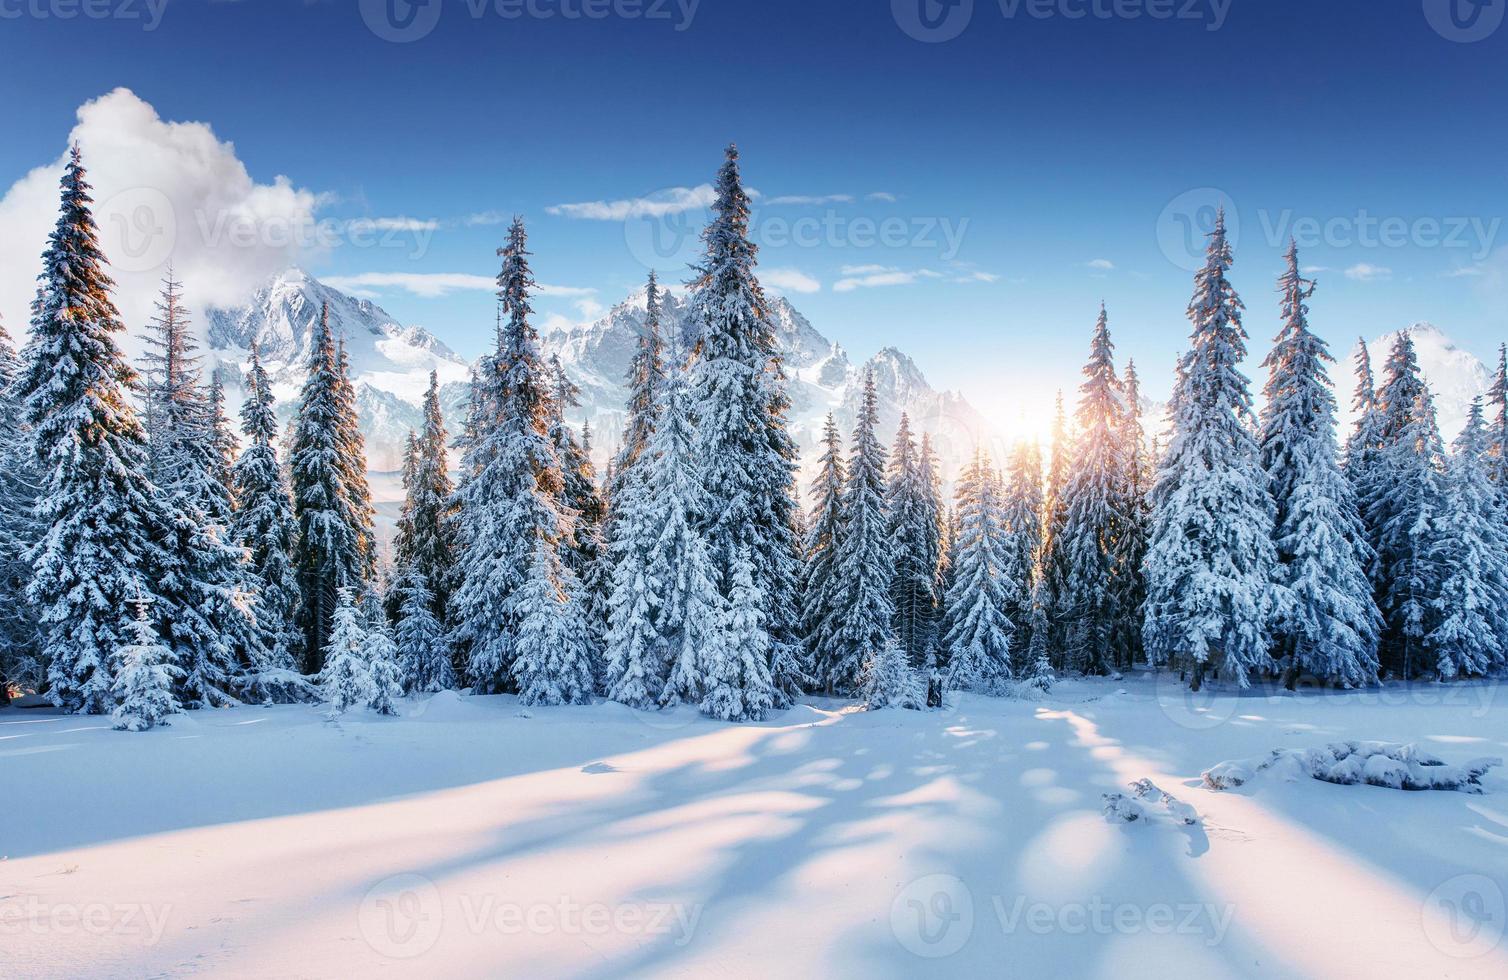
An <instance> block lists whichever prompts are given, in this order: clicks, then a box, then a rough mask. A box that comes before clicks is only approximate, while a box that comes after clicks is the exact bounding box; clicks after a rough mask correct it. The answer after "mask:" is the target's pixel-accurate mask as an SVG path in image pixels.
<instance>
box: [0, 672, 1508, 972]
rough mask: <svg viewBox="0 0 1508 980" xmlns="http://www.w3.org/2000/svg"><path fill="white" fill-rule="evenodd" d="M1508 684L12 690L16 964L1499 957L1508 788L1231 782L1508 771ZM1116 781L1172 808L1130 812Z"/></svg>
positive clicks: (1250, 961) (474, 968) (8, 879)
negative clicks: (1283, 752)
mask: <svg viewBox="0 0 1508 980" xmlns="http://www.w3.org/2000/svg"><path fill="white" fill-rule="evenodd" d="M1497 694H1498V692H1497V689H1496V688H1495V687H1494V686H1492V685H1488V684H1480V685H1456V686H1452V687H1448V688H1442V687H1433V686H1426V687H1418V688H1413V689H1410V690H1402V689H1398V688H1389V689H1387V690H1386V691H1383V692H1377V691H1373V692H1354V693H1347V694H1339V693H1337V694H1312V693H1311V694H1303V695H1300V696H1290V695H1279V696H1273V697H1267V696H1263V695H1253V696H1247V697H1241V698H1236V697H1220V696H1214V697H1211V696H1208V695H1205V696H1198V697H1197V699H1195V700H1190V699H1191V698H1195V696H1191V695H1187V694H1185V693H1183V692H1181V691H1178V690H1177V689H1176V688H1174V687H1173V686H1171V685H1167V686H1164V685H1159V684H1158V683H1157V682H1156V681H1154V680H1153V679H1150V678H1145V677H1131V678H1127V679H1125V680H1123V681H1117V682H1108V681H1107V682H1067V683H1063V684H1060V685H1059V686H1058V688H1057V689H1055V690H1054V692H1053V693H1052V694H1051V695H1050V696H1049V697H1048V698H1047V699H1046V700H1045V701H1043V702H1041V703H1036V704H1032V703H1025V702H1016V701H995V700H987V699H981V698H966V699H964V700H963V702H962V703H961V704H960V705H958V706H956V707H954V708H952V709H950V710H949V711H947V712H943V713H929V714H922V713H916V712H908V711H881V712H862V711H857V710H854V709H853V708H852V707H851V706H849V705H846V704H843V703H839V702H828V701H823V700H817V701H814V702H813V703H810V704H803V705H801V706H798V707H797V708H794V709H792V710H791V711H788V712H785V713H782V714H780V715H779V716H777V717H776V718H774V719H772V720H771V721H769V722H767V723H765V724H761V725H750V726H734V725H724V724H720V723H715V722H711V721H708V720H706V719H703V718H701V717H699V716H698V715H697V714H696V713H695V712H694V711H693V710H690V709H681V710H678V711H674V712H669V713H661V714H656V713H642V712H636V711H631V710H629V709H627V708H624V707H622V706H620V705H615V704H597V705H593V706H591V707H582V708H553V709H551V708H532V709H529V711H528V712H523V711H521V710H520V709H519V707H518V705H517V704H516V702H515V701H514V700H513V699H512V698H508V697H490V698H461V697H457V696H455V695H449V694H447V695H440V696H438V697H437V698H436V699H434V700H433V701H429V702H427V703H416V704H410V705H409V706H408V710H409V712H410V714H409V716H407V717H402V718H378V717H375V716H358V715H350V716H347V717H345V718H343V719H342V720H340V721H339V722H338V723H333V724H327V723H326V722H324V720H323V719H322V717H321V712H320V710H319V709H318V708H315V707H309V706H296V707H277V708H241V709H235V710H228V711H218V712H202V713H197V714H195V715H192V716H188V717H184V718H180V719H178V720H177V721H176V723H175V724H174V725H173V727H171V728H167V729H161V730H154V731H151V732H147V733H144V734H139V735H133V734H128V733H123V732H115V731H111V730H110V727H109V723H108V721H107V720H106V719H100V718H79V717H64V716H60V715H57V714H54V713H51V712H50V711H38V710H24V711H23V710H17V709H5V710H0V774H3V776H4V785H5V787H6V794H5V799H4V801H3V803H0V854H3V855H7V856H8V857H7V859H6V860H4V861H0V957H3V959H0V974H4V975H5V976H18V977H20V976H25V977H63V976H93V977H104V976H132V977H134V976H147V975H172V976H178V975H191V974H192V975H207V976H208V975H213V976H251V975H269V974H270V975H278V976H314V977H349V976H362V975H372V974H375V973H379V972H380V973H381V975H384V976H437V975H443V976H457V977H472V976H477V977H479V976H498V975H508V976H561V975H570V976H587V977H599V978H608V977H619V976H650V975H657V976H658V975H675V976H692V975H695V976H715V975H724V976H725V975H735V976H736V975H752V974H763V975H777V976H818V975H825V976H835V977H846V976H866V977H872V976H881V977H913V976H939V975H992V976H995V975H1001V974H1002V973H1005V974H1009V975H1019V976H1037V975H1044V974H1045V975H1053V976H1063V977H1081V976H1089V977H1096V976H1103V977H1117V978H1124V977H1136V976H1157V977H1159V978H1163V977H1168V976H1189V975H1198V976H1203V977H1226V976H1236V977H1246V976H1263V977H1273V976H1373V977H1386V976H1408V977H1418V976H1441V975H1447V974H1448V975H1450V976H1456V977H1477V976H1480V977H1503V976H1508V940H1505V939H1504V938H1503V932H1504V918H1505V912H1504V897H1503V896H1504V890H1505V888H1508V881H1505V878H1508V779H1505V777H1504V774H1503V771H1502V770H1500V769H1498V770H1492V771H1490V772H1488V773H1486V774H1485V775H1484V776H1482V777H1481V787H1482V789H1483V790H1484V793H1483V795H1479V796H1478V795H1468V794H1464V793H1400V792H1396V791H1393V790H1390V789H1382V788H1375V787H1372V786H1367V785H1351V786H1342V785H1335V784H1331V783H1326V782H1320V781H1318V780H1314V779H1303V780H1297V781H1291V782H1290V781H1286V780H1282V779H1278V778H1264V779H1263V780H1262V781H1261V783H1260V788H1259V790H1257V791H1254V787H1252V786H1245V787H1240V788H1234V789H1228V790H1225V791H1223V792H1215V791H1212V790H1210V789H1207V788H1205V787H1204V786H1203V785H1202V783H1201V781H1200V774H1201V773H1202V772H1203V771H1205V770H1207V769H1209V768H1210V767H1211V766H1213V765H1214V764H1216V763H1217V762H1219V761H1220V760H1222V759H1240V758H1255V757H1263V756H1265V755H1267V754H1268V753H1270V751H1271V750H1272V748H1273V747H1274V746H1281V747H1284V748H1287V749H1294V750H1304V749H1309V748H1312V747H1314V746H1316V745H1324V744H1327V743H1334V742H1344V741H1366V740H1381V741H1390V742H1413V743H1417V744H1418V745H1419V746H1420V747H1421V748H1422V749H1424V750H1425V751H1427V752H1431V753H1435V754H1438V755H1440V756H1442V757H1444V758H1447V759H1451V760H1458V759H1460V760H1464V759H1469V758H1475V757H1479V756H1494V755H1504V754H1505V749H1508V706H1505V705H1503V704H1500V703H1499V698H1498V697H1497ZM1267 775H1268V776H1270V775H1271V774H1267ZM1141 780H1149V781H1150V782H1149V783H1147V784H1145V785H1143V784H1140V783H1139V781H1141ZM1133 783H1138V785H1137V786H1136V787H1134V788H1133V787H1132V786H1131V784H1133ZM1117 793H1119V794H1123V795H1126V796H1127V797H1128V798H1131V797H1134V798H1135V801H1136V802H1137V804H1138V806H1140V807H1143V808H1144V812H1145V813H1146V814H1147V815H1148V816H1149V818H1151V819H1146V820H1137V821H1133V822H1130V823H1124V822H1118V823H1116V824H1111V823H1109V822H1107V821H1106V819H1105V818H1104V816H1103V815H1102V813H1101V806H1102V799H1101V798H1102V795H1106V794H1117ZM1170 794H1171V796H1170ZM1170 801H1171V802H1170ZM1175 804H1177V805H1175ZM1190 820H1191V821H1192V822H1189V821H1190ZM1327 937H1328V938H1327Z"/></svg>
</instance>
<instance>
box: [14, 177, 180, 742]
mask: <svg viewBox="0 0 1508 980" xmlns="http://www.w3.org/2000/svg"><path fill="white" fill-rule="evenodd" d="M91 203H92V199H91V198H90V196H89V183H88V180H87V178H86V175H85V172H84V167H83V164H82V162H81V161H80V158H79V151H78V148H77V147H74V148H73V150H72V152H71V154H70V156H69V160H68V163H67V165H66V166H65V168H64V170H63V179H62V203H61V209H60V211H61V213H60V214H59V216H58V223H57V226H56V228H55V229H54V230H53V232H52V234H51V235H50V236H49V238H48V244H47V249H46V251H45V252H43V254H42V274H41V276H40V277H39V280H38V282H39V285H38V289H37V297H36V299H35V300H34V301H33V303H32V307H31V337H30V341H29V343H28V345H27V349H26V364H25V368H24V371H23V375H22V378H21V381H20V383H19V387H18V389H17V390H18V394H19V395H20V396H21V397H23V398H24V399H25V420H26V423H27V425H28V426H29V444H30V447H31V452H32V456H33V458H34V460H35V463H36V467H37V471H36V472H37V477H38V495H37V503H36V509H35V512H34V514H35V518H36V520H37V524H38V526H39V530H40V534H39V535H38V537H37V539H36V543H35V544H34V545H33V546H32V547H31V548H30V550H29V552H28V558H29V560H30V562H31V566H32V577H31V580H30V582H29V583H28V585H27V590H26V597H27V600H28V601H29V602H30V603H31V604H32V605H33V606H34V607H35V608H36V609H37V611H38V618H39V619H40V621H41V631H42V643H41V650H42V656H43V658H44V659H45V660H46V661H47V663H48V667H47V684H48V686H49V688H50V689H49V691H48V695H49V696H50V697H51V698H52V701H53V703H54V704H57V705H59V706H61V707H64V708H66V709H67V710H69V711H73V712H84V713H92V714H102V713H105V712H107V711H109V710H110V709H111V708H112V707H113V706H114V696H113V694H112V693H111V685H112V683H113V680H114V673H115V670H114V659H115V652H116V651H117V650H118V649H120V648H121V647H122V646H124V645H125V644H126V643H128V642H129V641H130V638H131V635H132V634H131V632H130V630H129V629H128V624H127V623H126V622H124V621H123V620H122V617H121V616H120V615H119V613H118V612H117V608H118V603H119V602H120V600H121V598H122V597H124V596H136V595H141V596H145V597H147V598H151V599H156V598H157V593H156V591H155V589H156V582H157V579H156V570H157V569H158V568H160V567H161V566H162V564H163V561H162V559H163V556H162V554H161V550H160V548H159V547H158V545H157V543H156V542H158V541H159V540H161V539H162V538H164V537H165V536H166V535H167V534H168V532H169V521H168V515H167V514H166V513H165V512H164V510H163V508H162V507H161V505H160V504H159V502H158V496H157V491H156V488H154V487H153V486H152V485H151V482H150V480H149V479H148V477H147V467H148V457H147V447H146V434H145V432H144V431H143V429H142V426H141V423H140V421H139V420H138V418H137V415H136V412H135V411H134V409H133V408H132V406H131V403H130V398H129V394H130V392H131V391H132V389H133V388H134V387H135V385H136V383H137V382H136V374H135V372H134V371H132V370H131V368H130V366H129V365H128V364H127V363H126V361H125V359H124V358H123V357H122V356H121V352H120V349H119V347H118V346H117V345H116V334H118V333H120V332H122V331H123V330H124V329H125V328H124V325H123V324H122V323H121V320H120V314H119V313H118V312H117V311H116V308H115V303H114V301H113V300H112V299H111V296H110V293H111V290H112V288H113V286H114V283H113V282H112V281H111V279H110V277H109V276H108V275H107V274H106V272H105V257H104V255H103V253H102V252H101V251H100V246H99V234H98V229H97V227H96V226H95V223H94V215H93V213H92V212H91V210H90V205H91Z"/></svg>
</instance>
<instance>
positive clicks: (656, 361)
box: [609, 269, 665, 496]
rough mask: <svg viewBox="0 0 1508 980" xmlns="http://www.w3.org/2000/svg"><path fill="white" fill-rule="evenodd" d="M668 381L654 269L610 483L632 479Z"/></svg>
mask: <svg viewBox="0 0 1508 980" xmlns="http://www.w3.org/2000/svg"><path fill="white" fill-rule="evenodd" d="M664 384H665V343H664V340H663V338H662V337H661V336H660V284H659V281H658V280H657V279H656V278H655V274H654V270H653V269H651V270H650V272H649V282H648V283H647V284H646V285H645V287H644V332H643V333H641V334H640V335H639V337H638V340H637V341H636V346H635V348H634V356H633V360H631V361H630V362H629V365H628V413H627V416H626V417H625V419H624V422H623V445H622V446H621V447H620V448H619V450H618V454H617V456H616V458H615V461H614V466H613V480H612V481H610V483H609V486H610V487H611V488H612V495H613V496H617V493H618V487H619V486H620V485H621V484H622V483H623V481H625V480H627V479H628V478H629V475H630V474H631V473H632V472H633V469H634V466H635V464H636V463H637V462H638V461H639V458H640V457H641V456H643V455H644V449H645V447H646V446H648V445H649V438H650V436H651V435H653V434H654V431H655V423H656V419H657V418H658V417H659V411H660V391H661V388H662V387H663V386H664Z"/></svg>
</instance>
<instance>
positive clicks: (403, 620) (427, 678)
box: [393, 565, 456, 694]
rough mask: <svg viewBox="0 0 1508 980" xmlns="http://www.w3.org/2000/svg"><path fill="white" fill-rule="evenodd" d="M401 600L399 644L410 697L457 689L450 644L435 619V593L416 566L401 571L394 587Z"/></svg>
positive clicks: (406, 686) (400, 659) (404, 685)
mask: <svg viewBox="0 0 1508 980" xmlns="http://www.w3.org/2000/svg"><path fill="white" fill-rule="evenodd" d="M393 588H394V591H395V592H397V593H398V595H399V596H400V598H401V606H400V609H399V616H398V627H397V643H398V664H399V668H400V669H399V673H400V674H402V678H403V689H404V690H405V691H406V692H408V693H409V694H433V693H435V692H436V691H448V690H451V689H452V688H454V687H455V686H456V673H455V668H454V667H453V666H452V664H451V658H450V642H449V640H448V638H447V637H446V636H445V630H444V629H443V628H442V627H441V624H440V621H439V620H438V619H436V618H435V612H434V606H435V598H434V594H433V593H431V592H430V589H429V582H428V580H426V579H425V577H424V573H423V572H421V571H419V569H418V567H417V566H415V565H406V566H404V567H403V568H402V569H400V570H399V573H398V578H397V580H396V581H395V582H394V585H393Z"/></svg>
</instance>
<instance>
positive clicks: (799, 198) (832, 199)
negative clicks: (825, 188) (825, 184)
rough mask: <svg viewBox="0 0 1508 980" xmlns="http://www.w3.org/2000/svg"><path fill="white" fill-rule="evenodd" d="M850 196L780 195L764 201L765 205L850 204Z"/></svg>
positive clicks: (851, 197) (851, 198) (851, 199)
mask: <svg viewBox="0 0 1508 980" xmlns="http://www.w3.org/2000/svg"><path fill="white" fill-rule="evenodd" d="M853 200H854V198H853V195H852V194H818V195H813V194H782V195H780V196H778V197H771V198H768V199H766V200H765V202H764V203H765V204H852V203H853Z"/></svg>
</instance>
